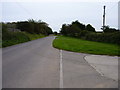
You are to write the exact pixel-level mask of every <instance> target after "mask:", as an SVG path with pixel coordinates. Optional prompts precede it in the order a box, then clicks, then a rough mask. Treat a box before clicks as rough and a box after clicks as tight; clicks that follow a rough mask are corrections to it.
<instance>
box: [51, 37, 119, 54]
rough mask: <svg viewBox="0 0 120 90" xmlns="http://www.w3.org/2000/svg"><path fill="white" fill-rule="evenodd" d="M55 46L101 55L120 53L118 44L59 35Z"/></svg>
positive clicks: (54, 43) (54, 42)
mask: <svg viewBox="0 0 120 90" xmlns="http://www.w3.org/2000/svg"><path fill="white" fill-rule="evenodd" d="M53 46H54V47H55V48H58V49H63V50H68V51H73V52H81V53H90V54H100V55H119V56H120V53H119V51H118V50H119V49H118V48H120V47H119V46H118V45H114V44H108V43H100V42H93V41H87V40H82V39H78V38H72V37H66V36H59V37H57V38H56V39H55V40H54V41H53Z"/></svg>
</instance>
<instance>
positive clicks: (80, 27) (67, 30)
mask: <svg viewBox="0 0 120 90" xmlns="http://www.w3.org/2000/svg"><path fill="white" fill-rule="evenodd" d="M60 32H61V34H62V35H64V36H70V37H76V38H81V39H84V40H90V41H97V42H105V43H112V44H120V42H119V41H120V30H116V29H114V28H110V27H108V26H106V27H105V30H104V32H103V33H97V32H95V28H94V27H93V26H92V25H90V24H88V25H84V24H82V23H80V22H78V21H75V22H72V24H68V25H66V24H63V25H62V28H61V31H60Z"/></svg>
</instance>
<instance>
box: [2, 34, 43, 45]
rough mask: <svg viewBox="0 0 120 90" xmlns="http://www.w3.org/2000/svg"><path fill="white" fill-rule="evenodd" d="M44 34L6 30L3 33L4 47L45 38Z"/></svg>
mask: <svg viewBox="0 0 120 90" xmlns="http://www.w3.org/2000/svg"><path fill="white" fill-rule="evenodd" d="M43 37H45V35H42V34H30V33H26V32H6V33H5V34H3V35H2V47H7V46H11V45H15V44H19V43H24V42H27V41H31V40H35V39H39V38H43Z"/></svg>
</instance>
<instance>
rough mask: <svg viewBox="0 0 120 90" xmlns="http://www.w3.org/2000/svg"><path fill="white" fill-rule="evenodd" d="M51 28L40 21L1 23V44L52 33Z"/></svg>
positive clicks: (28, 39) (5, 45) (6, 44)
mask: <svg viewBox="0 0 120 90" xmlns="http://www.w3.org/2000/svg"><path fill="white" fill-rule="evenodd" d="M52 33H53V32H52V29H51V28H50V27H48V24H47V23H45V22H42V21H38V22H37V21H34V20H28V21H21V22H12V23H2V46H3V47H7V46H10V45H15V44H18V43H23V42H27V41H30V40H35V39H38V38H42V37H45V36H47V35H49V34H52Z"/></svg>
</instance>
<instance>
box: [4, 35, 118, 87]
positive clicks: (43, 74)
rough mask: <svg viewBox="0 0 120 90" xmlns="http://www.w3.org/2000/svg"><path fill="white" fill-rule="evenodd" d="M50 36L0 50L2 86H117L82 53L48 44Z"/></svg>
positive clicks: (50, 41)
mask: <svg viewBox="0 0 120 90" xmlns="http://www.w3.org/2000/svg"><path fill="white" fill-rule="evenodd" d="M54 38H55V37H54V36H49V37H45V38H42V39H38V40H34V41H30V42H26V43H23V44H18V45H14V46H10V47H7V48H4V49H3V52H2V57H3V61H2V65H3V66H2V68H3V69H2V70H3V71H2V72H3V78H2V79H3V88H117V87H118V86H117V81H115V80H113V79H111V78H107V77H104V76H101V75H100V74H99V73H98V72H97V71H96V70H95V69H94V68H93V67H91V65H90V64H89V63H88V62H87V61H86V60H84V57H85V56H86V54H82V53H73V52H67V51H63V50H58V49H55V48H53V47H52V41H53V40H54Z"/></svg>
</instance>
